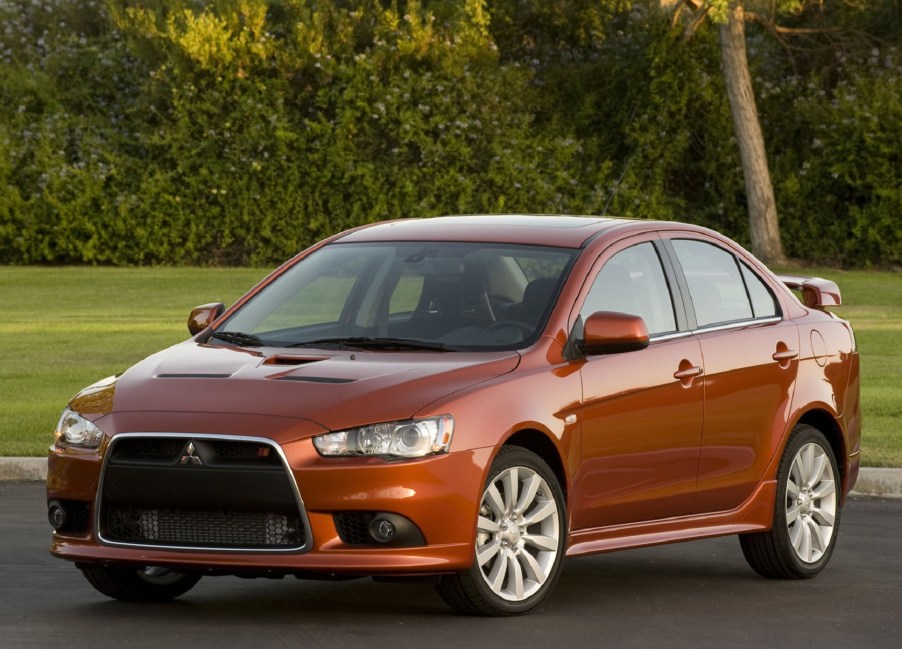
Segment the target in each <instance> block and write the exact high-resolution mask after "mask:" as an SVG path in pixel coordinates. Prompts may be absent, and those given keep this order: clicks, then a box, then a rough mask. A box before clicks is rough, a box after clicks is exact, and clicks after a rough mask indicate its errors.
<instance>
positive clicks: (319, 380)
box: [273, 374, 357, 383]
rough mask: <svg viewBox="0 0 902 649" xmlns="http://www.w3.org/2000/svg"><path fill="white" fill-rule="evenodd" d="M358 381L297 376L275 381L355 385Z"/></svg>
mask: <svg viewBox="0 0 902 649" xmlns="http://www.w3.org/2000/svg"><path fill="white" fill-rule="evenodd" d="M356 380H357V379H342V378H336V377H333V376H297V375H295V374H288V375H286V376H277V377H274V378H273V381H301V382H304V383H354V382H355V381H356Z"/></svg>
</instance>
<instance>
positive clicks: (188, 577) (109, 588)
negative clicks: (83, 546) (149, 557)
mask: <svg viewBox="0 0 902 649" xmlns="http://www.w3.org/2000/svg"><path fill="white" fill-rule="evenodd" d="M81 572H82V574H83V575H84V576H85V579H87V580H88V581H89V582H90V584H91V585H92V586H93V587H94V588H96V589H97V590H98V591H100V592H101V593H103V594H104V595H106V596H107V597H112V598H113V599H118V600H122V601H124V602H168V601H169V600H172V599H175V598H176V597H178V596H179V595H184V594H185V593H187V592H188V591H189V590H191V589H192V588H194V585H195V584H196V583H197V582H198V581H200V575H197V574H191V573H184V572H175V571H172V570H169V569H168V568H162V567H160V566H145V567H143V568H130V567H122V566H82V567H81Z"/></svg>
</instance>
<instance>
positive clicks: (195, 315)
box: [188, 302, 225, 336]
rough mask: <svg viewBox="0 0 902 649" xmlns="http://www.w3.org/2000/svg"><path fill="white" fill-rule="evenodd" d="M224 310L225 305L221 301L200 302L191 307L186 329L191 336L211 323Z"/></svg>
mask: <svg viewBox="0 0 902 649" xmlns="http://www.w3.org/2000/svg"><path fill="white" fill-rule="evenodd" d="M223 311H225V305H224V304H223V303H222V302H212V303H210V304H202V305H201V306H196V307H194V308H193V309H191V315H189V316H188V331H190V332H191V335H192V336H196V335H197V334H199V333H200V332H201V331H203V330H204V329H206V328H207V327H209V326H210V325H211V324H213V321H214V320H216V318H218V317H219V316H221V315H222V313H223Z"/></svg>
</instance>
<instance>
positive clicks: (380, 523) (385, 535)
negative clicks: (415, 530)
mask: <svg viewBox="0 0 902 649" xmlns="http://www.w3.org/2000/svg"><path fill="white" fill-rule="evenodd" d="M369 529H370V536H371V537H372V538H373V540H374V541H375V542H376V543H391V540H392V539H393V538H395V524H394V523H392V522H391V521H390V520H388V519H387V518H374V519H373V520H372V521H370V526H369Z"/></svg>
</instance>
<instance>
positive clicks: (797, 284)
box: [777, 275, 842, 311]
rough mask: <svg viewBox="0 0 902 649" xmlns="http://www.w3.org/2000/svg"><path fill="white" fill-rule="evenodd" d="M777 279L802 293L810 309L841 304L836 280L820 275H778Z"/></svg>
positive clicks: (803, 300)
mask: <svg viewBox="0 0 902 649" xmlns="http://www.w3.org/2000/svg"><path fill="white" fill-rule="evenodd" d="M777 279H779V280H780V281H781V282H783V283H784V284H786V286H788V287H789V288H790V289H791V290H793V291H798V292H799V293H801V295H802V304H804V305H805V306H807V307H808V308H809V309H818V310H819V311H823V310H824V309H825V308H826V307H828V306H840V305H841V304H842V296H841V295H840V293H839V286H837V285H836V282H833V281H830V280H829V279H822V278H820V277H804V276H801V275H777Z"/></svg>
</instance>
